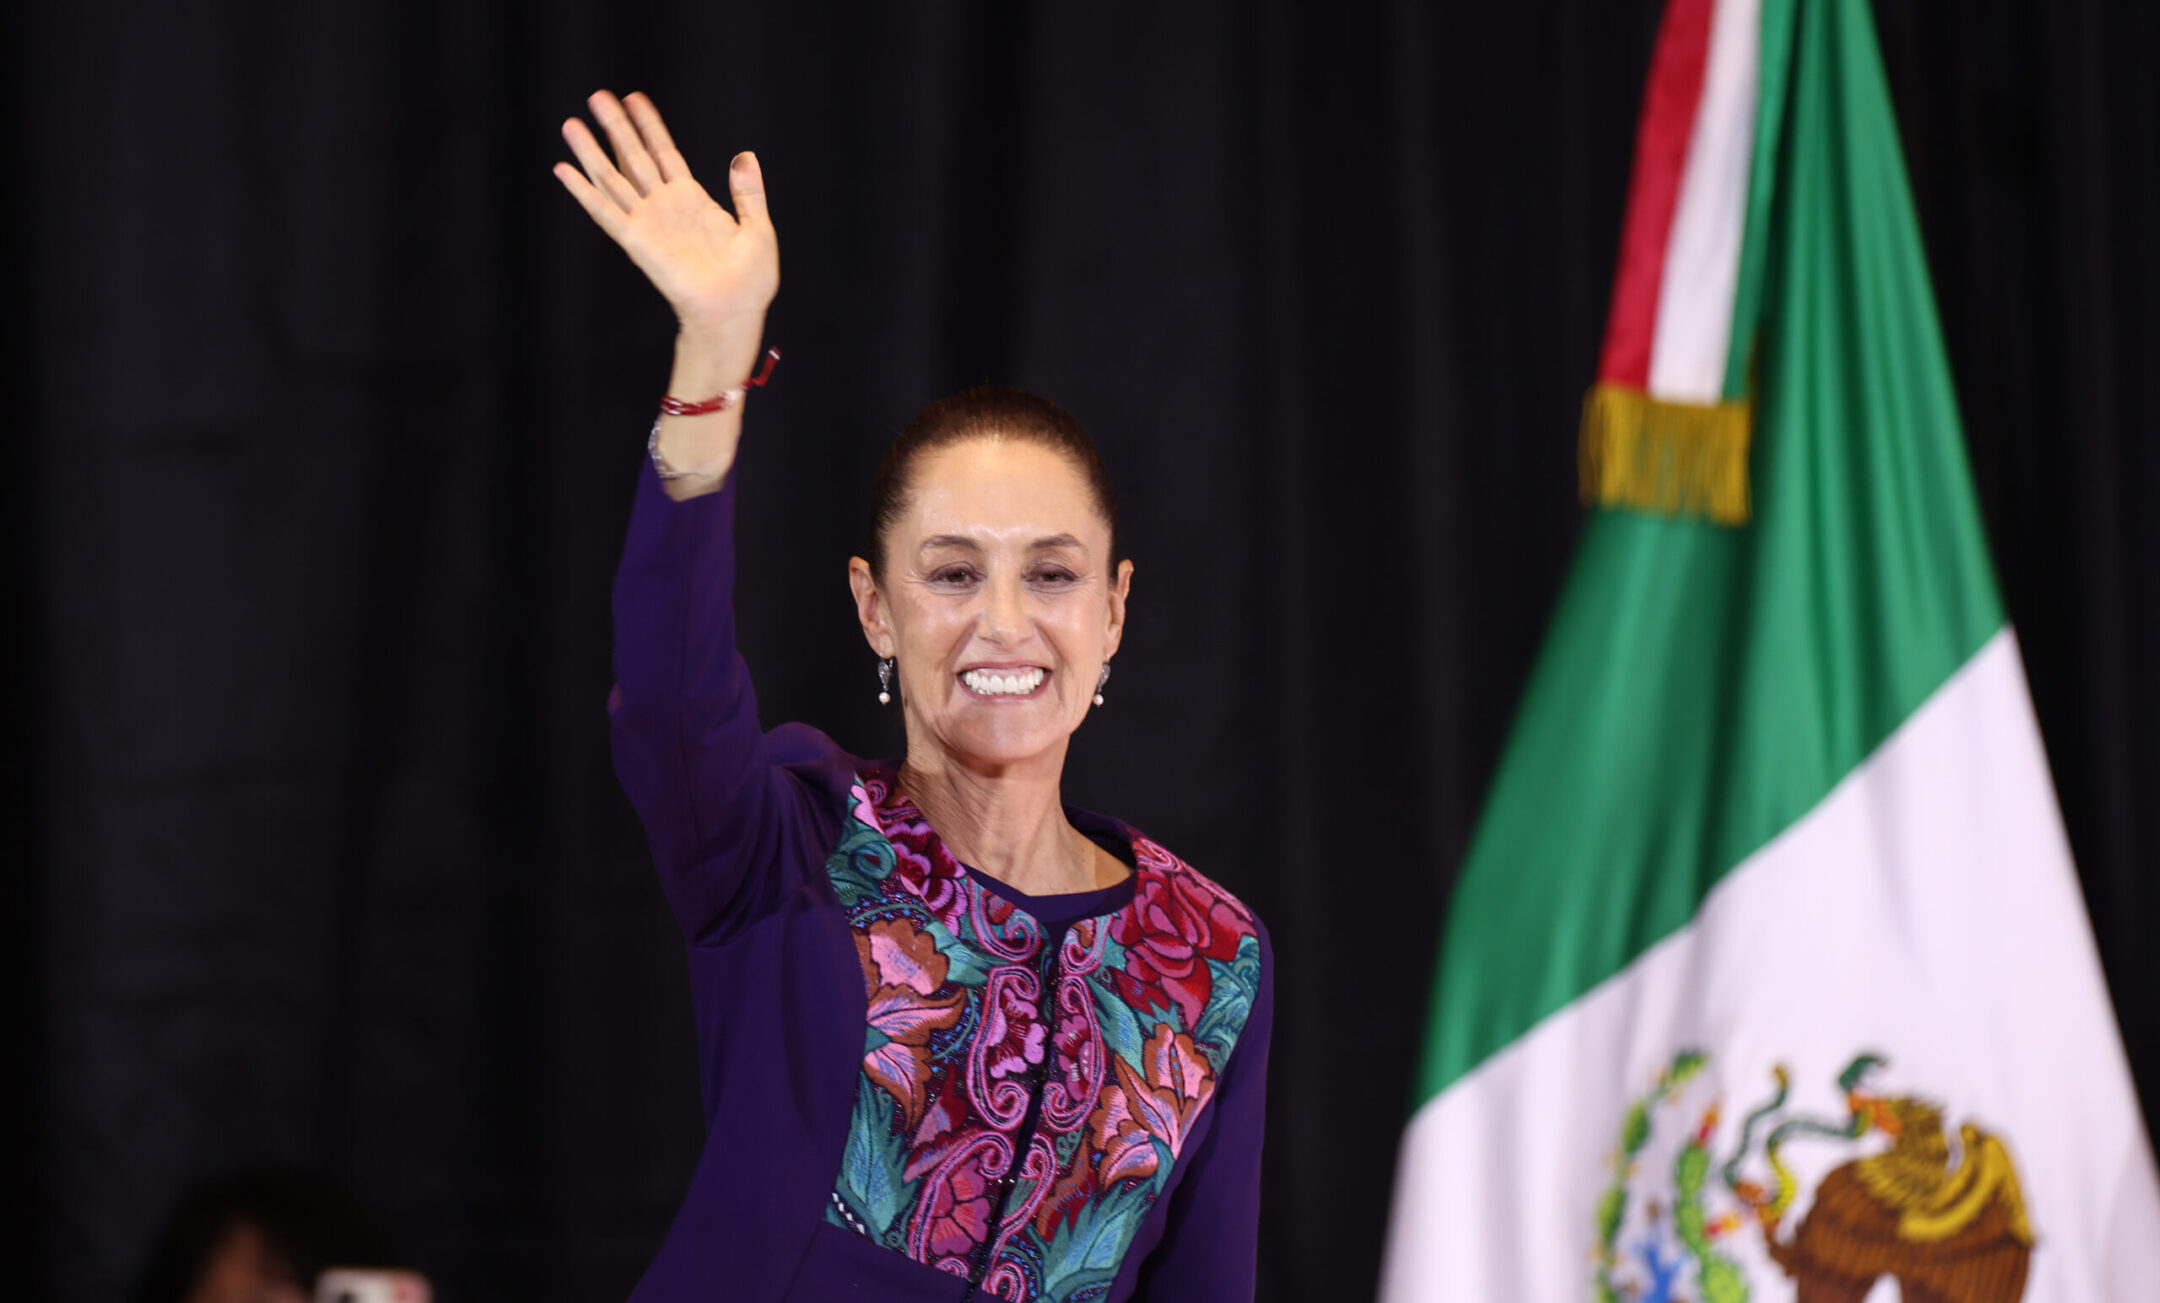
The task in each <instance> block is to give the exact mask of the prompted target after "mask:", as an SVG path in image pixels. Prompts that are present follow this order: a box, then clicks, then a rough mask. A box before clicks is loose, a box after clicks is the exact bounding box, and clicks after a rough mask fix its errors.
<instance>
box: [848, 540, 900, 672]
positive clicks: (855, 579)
mask: <svg viewBox="0 0 2160 1303" xmlns="http://www.w3.org/2000/svg"><path fill="white" fill-rule="evenodd" d="M847 579H848V587H849V588H851V589H853V590H854V592H855V618H856V619H857V620H859V621H861V623H862V631H863V640H864V641H866V642H868V643H869V644H870V650H871V651H873V652H876V653H877V655H878V657H879V659H884V658H886V657H890V656H892V655H893V654H894V653H895V652H896V651H897V650H898V647H897V644H896V640H895V639H894V637H893V631H892V623H891V621H889V620H887V619H886V618H885V617H886V612H885V594H884V593H883V592H882V591H880V590H879V588H878V582H877V576H876V575H874V574H872V573H871V572H870V563H869V562H868V561H865V560H863V559H862V558H861V557H859V556H851V557H849V558H848V563H847Z"/></svg>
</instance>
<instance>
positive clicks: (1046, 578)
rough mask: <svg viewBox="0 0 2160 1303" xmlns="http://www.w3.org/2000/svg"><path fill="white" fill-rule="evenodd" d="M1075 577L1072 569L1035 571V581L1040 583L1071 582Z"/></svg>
mask: <svg viewBox="0 0 2160 1303" xmlns="http://www.w3.org/2000/svg"><path fill="white" fill-rule="evenodd" d="M1074 578H1075V576H1074V574H1073V572H1072V571H1070V570H1038V571H1036V572H1035V582H1036V583H1038V584H1052V585H1057V584H1069V583H1071V582H1072V581H1073V579H1074Z"/></svg>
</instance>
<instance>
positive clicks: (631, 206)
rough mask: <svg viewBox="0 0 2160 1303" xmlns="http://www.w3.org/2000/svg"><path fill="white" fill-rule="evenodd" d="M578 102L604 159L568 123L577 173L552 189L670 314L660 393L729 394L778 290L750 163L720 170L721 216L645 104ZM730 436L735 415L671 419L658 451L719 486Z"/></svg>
mask: <svg viewBox="0 0 2160 1303" xmlns="http://www.w3.org/2000/svg"><path fill="white" fill-rule="evenodd" d="M586 104H587V106H588V107H589V108H590V109H591V110H592V115H593V119H594V121H596V122H598V123H599V124H600V128H601V130H603V131H605V132H607V137H608V143H609V144H610V145H612V146H613V147H614V150H615V157H614V160H613V161H612V162H611V161H610V160H609V159H608V156H607V152H606V151H605V150H603V149H601V147H600V142H599V141H598V140H597V139H595V138H594V136H593V133H592V131H591V129H590V128H588V127H587V126H586V125H585V123H584V122H583V121H582V120H580V119H578V118H571V119H569V120H568V121H566V122H564V123H563V127H562V132H563V139H564V140H565V141H567V142H569V145H570V151H571V152H572V153H573V154H575V155H576V156H577V160H578V165H579V167H582V168H583V169H584V171H583V172H582V173H580V172H579V170H578V168H574V167H572V166H570V165H569V164H568V163H557V164H556V165H555V177H556V179H557V180H559V181H561V182H562V184H563V188H564V189H565V190H568V191H569V192H570V194H571V197H572V198H574V199H576V200H577V201H578V204H579V205H580V206H581V207H583V208H584V209H585V211H586V213H587V214H589V215H590V216H591V217H592V219H593V221H594V222H595V223H597V224H598V225H599V227H600V229H601V230H603V231H606V232H607V233H608V236H609V238H611V239H613V240H614V241H615V243H617V244H619V245H621V246H622V249H623V252H624V253H627V254H629V255H630V261H632V262H634V263H636V264H637V266H638V269H639V270H640V271H642V272H644V273H645V276H646V278H647V279H648V280H650V281H652V283H653V287H654V288H655V289H658V290H659V291H660V293H661V294H662V295H664V296H665V297H666V298H667V301H668V304H669V306H671V307H673V308H674V309H675V320H676V323H677V326H678V331H679V333H678V335H677V339H676V346H675V370H674V374H673V376H672V378H671V379H670V380H669V382H668V392H670V393H672V394H674V395H675V396H677V397H679V398H687V399H692V400H697V399H703V398H709V397H711V396H712V395H713V394H717V393H719V392H720V391H722V390H724V389H729V388H732V387H733V386H735V385H736V384H738V383H740V382H741V381H742V380H743V379H744V378H745V377H747V376H748V375H749V373H750V368H751V365H752V364H753V363H754V362H755V361H756V359H757V355H758V346H759V342H760V339H761V337H762V335H763V333H764V329H765V309H766V308H767V307H768V306H769V305H770V304H771V303H772V300H773V295H774V294H776V293H777V292H778V291H779V289H780V244H779V240H778V239H777V238H776V237H775V236H774V234H773V225H772V218H771V217H770V216H769V215H768V214H767V213H766V210H765V178H764V174H763V173H762V172H761V171H760V170H759V168H758V161H757V156H756V155H755V154H750V153H742V154H737V155H736V156H735V160H734V162H733V163H731V164H730V165H729V167H728V193H729V197H730V198H731V199H732V200H733V201H734V205H735V211H734V212H733V213H732V214H731V213H729V212H728V210H727V209H726V208H723V207H722V206H721V205H720V204H719V203H718V202H716V201H715V200H714V199H713V197H712V196H711V195H710V194H707V193H706V191H705V187H703V186H701V185H699V184H698V182H697V178H695V177H693V176H691V175H690V166H689V164H688V163H686V162H684V161H683V156H682V153H681V152H680V151H679V150H677V149H676V148H675V142H674V140H673V139H671V138H670V137H669V135H668V131H667V125H666V124H665V123H663V122H662V121H661V120H660V111H659V110H658V109H656V108H654V107H653V103H652V101H651V100H650V99H648V98H646V97H645V96H644V95H643V94H642V93H639V94H632V95H631V96H630V98H629V99H628V100H627V101H622V100H618V99H616V98H615V96H614V95H612V94H610V93H609V92H607V91H595V92H594V93H593V95H592V96H591V98H589V99H588V100H587V101H586ZM740 429H741V413H740V409H739V408H736V409H730V410H729V411H728V412H723V413H718V414H715V415H713V416H700V417H669V418H667V421H666V422H665V423H663V426H662V432H661V451H662V454H663V456H665V457H667V459H668V461H669V463H670V464H671V465H674V466H676V467H678V468H681V469H685V470H690V469H703V470H705V471H707V472H708V473H709V475H710V476H711V477H712V479H713V480H714V481H715V482H717V479H718V477H719V476H720V475H722V474H724V473H725V471H726V468H727V466H728V465H729V464H730V463H732V461H733V459H734V451H735V441H736V437H737V434H738V432H739V431H740ZM694 487H695V486H683V487H682V488H681V489H678V488H677V482H672V481H671V482H670V486H669V491H670V492H671V493H674V494H676V495H677V496H685V495H686V493H687V492H688V491H691V490H693V489H694ZM706 487H710V486H709V485H708V486H706Z"/></svg>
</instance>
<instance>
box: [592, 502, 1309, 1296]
mask: <svg viewBox="0 0 2160 1303" xmlns="http://www.w3.org/2000/svg"><path fill="white" fill-rule="evenodd" d="M734 503H735V488H734V482H733V479H732V477H731V478H730V480H729V481H728V483H727V484H726V485H725V486H723V488H722V489H721V490H720V491H719V492H716V493H712V494H709V495H706V496H703V497H699V498H694V499H691V500H690V501H688V502H683V503H676V502H674V501H673V500H671V499H670V498H668V496H667V495H666V494H665V493H664V492H663V491H662V490H661V488H660V484H659V481H658V479H657V478H656V477H655V476H654V474H653V472H652V469H651V468H650V466H647V467H646V468H645V470H644V472H643V474H642V477H641V480H640V482H639V486H638V491H637V501H636V505H635V507H634V508H633V510H632V513H631V519H630V531H629V539H628V541H627V543H626V545H625V548H624V552H623V559H622V565H621V568H620V570H619V572H618V574H617V576H616V582H615V599H614V611H615V672H616V676H617V683H616V687H615V690H614V692H613V693H612V694H611V695H610V697H609V702H608V708H609V715H610V717H611V719H612V722H613V732H614V752H615V768H616V773H617V774H618V775H619V776H620V777H621V779H622V783H623V786H624V788H625V789H626V790H627V791H628V792H629V794H630V798H631V800H632V801H633V802H634V803H635V805H636V806H637V810H638V813H639V814H640V816H642V818H643V819H644V822H645V828H646V831H647V833H648V835H649V837H650V838H651V842H652V850H653V859H654V861H655V863H656V864H657V866H658V868H659V871H660V878H661V883H662V885H663V886H664V887H665V889H666V892H667V897H668V901H669V904H670V905H671V906H672V907H673V909H674V912H675V916H676V919H677V920H678V922H679V923H680V924H681V926H682V929H683V933H684V936H685V937H686V938H687V940H688V943H689V949H690V974H691V981H692V984H693V988H694V989H693V1000H694V1004H695V1009H696V1015H697V1035H698V1051H699V1065H700V1069H701V1072H702V1077H703V1084H704V1104H705V1123H706V1141H705V1148H704V1151H703V1153H702V1154H701V1155H700V1156H699V1159H698V1164H697V1169H696V1171H695V1173H694V1174H693V1176H692V1178H691V1182H690V1189H689V1191H688V1193H687V1194H686V1195H685V1196H684V1199H683V1204H682V1208H681V1210H680V1211H679V1212H678V1213H677V1215H676V1218H675V1223H674V1225H673V1227H672V1228H671V1229H670V1230H669V1232H668V1235H667V1239H666V1240H665V1242H664V1243H663V1244H662V1245H661V1248H660V1252H659V1254H658V1256H657V1257H655V1258H654V1260H653V1263H652V1265H651V1267H650V1268H648V1269H647V1271H646V1274H645V1277H644V1279H643V1281H642V1282H641V1283H640V1284H639V1286H638V1289H637V1292H636V1294H635V1296H634V1297H635V1298H637V1299H640V1300H676V1299H692V1298H712V1299H721V1298H724V1299H730V1300H745V1301H749V1303H761V1301H763V1300H772V1301H774V1303H779V1301H780V1300H812V1301H815V1303H823V1301H824V1300H829V1299H842V1298H846V1299H878V1300H881V1301H885V1303H908V1301H911V1300H933V1299H935V1300H960V1299H967V1298H985V1299H986V1298H990V1297H1001V1298H1006V1299H1012V1300H1023V1299H1027V1300H1032V1299H1085V1300H1108V1301H1114V1300H1123V1299H1132V1298H1146V1299H1176V1300H1180V1301H1181V1303H1200V1301H1205V1300H1215V1299H1225V1300H1228V1299H1237V1300H1246V1299H1250V1298H1251V1297H1252V1293H1253V1271H1254V1253H1255V1229H1256V1223H1257V1219H1258V1213H1259V1188H1260V1144H1261V1129H1262V1128H1261V1122H1262V1115H1263V1111H1264V1104H1265V1098H1266V1091H1267V1047H1268V1032H1269V1025H1270V1021H1271V1009H1272V1003H1273V997H1272V972H1273V958H1272V955H1271V953H1270V950H1269V946H1268V940H1267V933H1266V930H1265V929H1264V928H1263V927H1261V925H1260V923H1259V921H1258V920H1257V919H1256V918H1255V917H1254V916H1253V915H1252V913H1251V912H1250V911H1249V910H1247V909H1246V908H1245V907H1244V906H1243V905H1241V904H1240V903H1238V902H1237V901H1236V900H1235V899H1234V898H1233V897H1231V896H1230V895H1229V893H1227V892H1225V891H1223V890H1222V889H1221V888H1220V887H1218V886H1216V885H1215V884H1214V883H1212V882H1210V881H1208V880H1207V879H1206V878H1204V877H1202V876H1201V875H1200V874H1199V873H1197V872H1195V871H1194V870H1192V869H1191V868H1190V867H1188V866H1186V865H1185V864H1183V863H1182V862H1181V861H1179V860H1178V859H1177V858H1176V857H1175V856H1174V855H1171V854H1170V853H1169V852H1168V851H1165V850H1163V849H1162V848H1161V847H1160V846H1158V845H1156V844H1155V843H1154V842H1152V841H1150V840H1148V839H1147V838H1146V837H1145V836H1143V835H1142V834H1140V833H1138V832H1136V831H1134V830H1133V829H1131V828H1129V827H1126V826H1125V825H1123V824H1121V823H1118V822H1117V821H1115V820H1110V819H1105V818H1102V817H1100V816H1096V815H1091V814H1088V813H1087V812H1085V811H1080V810H1071V809H1069V810H1068V814H1069V816H1070V818H1071V819H1072V821H1073V823H1074V825H1075V826H1076V827H1078V828H1079V829H1080V830H1081V831H1082V832H1084V833H1086V834H1087V835H1088V836H1090V837H1091V838H1093V839H1095V840H1096V841H1097V842H1098V843H1099V844H1101V845H1103V846H1104V847H1106V848H1107V849H1109V850H1110V851H1111V852H1112V853H1113V854H1116V855H1117V856H1118V857H1119V858H1120V859H1122V860H1124V861H1125V862H1126V863H1127V864H1128V865H1131V866H1132V867H1133V869H1134V872H1133V873H1132V874H1131V875H1130V876H1129V877H1128V878H1127V879H1126V880H1125V881H1123V882H1121V883H1119V884H1117V885H1116V886H1113V887H1110V888H1107V889H1105V890H1103V891H1097V892H1088V893H1082V894H1078V895H1073V896H1056V897H1041V898H1029V897H1026V896H1023V895H1020V894H1019V893H1016V892H1013V891H1012V890H1010V889H1009V888H1006V887H1004V886H1003V885H1002V884H999V883H996V882H995V881H994V880H992V879H990V878H988V877H987V876H985V875H980V874H977V873H976V872H975V871H974V870H972V869H969V868H967V867H966V866H964V865H961V864H959V863H957V862H956V861H955V860H954V859H953V857H952V856H951V854H950V853H949V852H948V851H947V850H946V849H945V847H944V845H943V843H942V842H941V841H940V840H939V839H938V837H937V834H936V833H935V832H934V831H932V830H931V828H930V827H929V824H928V822H927V820H925V819H924V818H923V817H922V815H921V813H920V812H919V811H918V810H917V809H916V808H915V807H914V805H913V804H912V802H910V801H909V800H908V799H907V797H906V796H905V794H904V793H902V792H901V791H900V790H899V788H898V785H897V783H896V782H895V779H894V773H893V771H892V770H891V769H890V768H889V767H886V766H881V765H871V764H866V763H864V762H863V761H860V760H858V759H856V758H855V757H852V756H850V755H848V754H846V753H845V752H843V751H842V750H841V749H840V748H839V747H837V746H836V745H834V744H833V742H832V741H831V740H830V739H828V738H827V737H825V735H824V734H822V733H819V732H818V731H816V730H815V729H812V728H809V727H807V726H805V725H802V724H784V725H781V726H780V727H778V728H775V729H773V730H772V731H770V732H765V731H763V730H762V729H761V728H760V727H759V723H758V715H757V701H756V698H755V695H754V694H753V692H752V690H751V686H750V678H749V674H748V671H747V670H746V668H745V667H744V664H743V661H742V658H741V656H740V655H739V654H738V653H737V652H736V649H735V625H734V608H733V586H734V570H735V564H734V539H733V534H734V515H735V511H734Z"/></svg>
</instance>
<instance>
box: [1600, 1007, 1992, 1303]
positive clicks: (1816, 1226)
mask: <svg viewBox="0 0 2160 1303" xmlns="http://www.w3.org/2000/svg"><path fill="white" fill-rule="evenodd" d="M1887 1066H1888V1065H1887V1063H1886V1062H1885V1060H1884V1059H1883V1057H1882V1056H1881V1055H1879V1054H1874V1053H1863V1054H1859V1055H1856V1056H1854V1058H1853V1059H1852V1060H1851V1061H1850V1062H1849V1063H1848V1064H1847V1065H1846V1066H1845V1069H1844V1071H1843V1072H1841V1073H1839V1074H1838V1076H1837V1079H1836V1083H1835V1085H1836V1087H1837V1091H1838V1094H1837V1096H1836V1097H1835V1098H1837V1100H1838V1102H1839V1104H1840V1105H1841V1106H1842V1116H1837V1115H1830V1116H1824V1115H1818V1114H1814V1113H1810V1112H1806V1111H1802V1110H1800V1109H1797V1108H1795V1107H1792V1102H1793V1101H1792V1095H1793V1074H1792V1071H1791V1069H1790V1068H1789V1067H1788V1066H1786V1065H1785V1064H1782V1063H1780V1064H1777V1065H1775V1066H1774V1067H1772V1069H1771V1073H1770V1076H1771V1085H1772V1090H1771V1093H1770V1094H1769V1097H1768V1098H1767V1099H1766V1100H1764V1101H1763V1102H1761V1103H1760V1104H1757V1105H1756V1106H1755V1107H1754V1108H1753V1109H1751V1110H1750V1111H1749V1112H1747V1113H1746V1114H1745V1115H1743V1116H1742V1117H1741V1120H1740V1122H1739V1124H1738V1130H1737V1133H1736V1134H1727V1133H1729V1132H1731V1131H1732V1128H1730V1127H1723V1126H1721V1123H1722V1121H1723V1118H1724V1116H1725V1114H1724V1110H1723V1108H1722V1100H1721V1099H1720V1098H1719V1093H1718V1091H1717V1088H1716V1084H1715V1081H1714V1078H1713V1074H1711V1073H1710V1072H1708V1071H1707V1069H1708V1068H1709V1067H1710V1057H1709V1056H1708V1055H1707V1054H1705V1053H1703V1052H1701V1051H1699V1050H1692V1049H1690V1050H1682V1051H1680V1052H1679V1053H1678V1054H1676V1055H1674V1056H1673V1059H1672V1061H1671V1063H1669V1064H1668V1065H1667V1066H1666V1067H1665V1069H1664V1070H1663V1071H1661V1072H1660V1073H1659V1074H1658V1079H1657V1082H1656V1084H1655V1085H1654V1086H1653V1087H1652V1088H1651V1090H1650V1091H1649V1092H1648V1093H1647V1094H1645V1095H1643V1096H1642V1097H1641V1098H1639V1099H1637V1100H1635V1101H1634V1102H1633V1103H1632V1104H1630V1106H1629V1107H1628V1109H1627V1112H1626V1115H1625V1118H1624V1120H1623V1121H1622V1122H1621V1125H1620V1135H1619V1144H1618V1145H1617V1147H1616V1148H1615V1150H1614V1152H1613V1155H1612V1160H1611V1161H1612V1181H1611V1184H1610V1185H1608V1186H1607V1187H1606V1189H1605V1190H1604V1191H1603V1193H1602V1195H1601V1197H1600V1198H1599V1200H1598V1205H1597V1211H1596V1226H1597V1248H1596V1253H1595V1261H1596V1276H1595V1287H1596V1298H1597V1299H1598V1300H1599V1303H1684V1301H1685V1303H1758V1300H1762V1301H1763V1303H1767V1300H1770V1299H1783V1298H1790V1299H1793V1300H1795V1303H1861V1300H1863V1299H1865V1298H1867V1297H1868V1295H1869V1293H1870V1292H1871V1291H1872V1290H1873V1289H1874V1288H1875V1287H1876V1285H1877V1284H1878V1283H1879V1282H1880V1281H1881V1280H1882V1279H1883V1278H1885V1277H1889V1278H1891V1279H1894V1280H1895V1281H1896V1282H1897V1284H1898V1290H1899V1294H1900V1297H1902V1298H1906V1299H1924V1300H1929V1303H2016V1300H2018V1299H2021V1298H2023V1297H2024V1293H2025V1278H2026V1271H2027V1268H2028V1267H2029V1265H2030V1263H2031V1259H2032V1249H2033V1232H2032V1226H2031V1223H2030V1221H2029V1220H2028V1219H2027V1216H2026V1211H2025V1197H2024V1191H2023V1188H2022V1186H2021V1185H2020V1183H2019V1180H2018V1171H2017V1164H2016V1162H2015V1160H2014V1159H2013V1158H2012V1157H2011V1154H2010V1149H2009V1146H2008V1145H2007V1144H2006V1143H2005V1142H2004V1141H2003V1139H2002V1138H2001V1137H1999V1136H1997V1135H1995V1134H1993V1133H1991V1132H1989V1131H1987V1130H1984V1129H1983V1128H1981V1127H1980V1126H1978V1125H1976V1124H1975V1123H1973V1122H1971V1121H1966V1122H1964V1123H1962V1124H1961V1125H1959V1126H1958V1128H1957V1130H1956V1132H1955V1134H1952V1133H1951V1131H1950V1130H1949V1129H1948V1128H1947V1127H1946V1125H1945V1121H1944V1111H1943V1108H1942V1106H1941V1105H1939V1104H1937V1103H1935V1102H1934V1101H1932V1100H1929V1099H1927V1098H1924V1097H1922V1096H1919V1095H1913V1094H1895V1095H1893V1094H1885V1093H1882V1092H1879V1091H1877V1090H1876V1089H1874V1088H1873V1087H1872V1085H1871V1084H1870V1082H1871V1079H1872V1078H1873V1077H1874V1076H1875V1075H1876V1074H1877V1073H1878V1072H1880V1071H1881V1070H1882V1069H1884V1068H1885V1067H1887ZM1690 1122H1692V1124H1693V1125H1692V1127H1688V1125H1687V1124H1689V1123H1690ZM1674 1124H1678V1125H1680V1126H1681V1127H1683V1128H1686V1129H1683V1130H1681V1131H1679V1132H1677V1133H1674V1134H1672V1135H1670V1136H1669V1137H1667V1138H1666V1139H1667V1143H1664V1144H1660V1143H1659V1141H1660V1133H1661V1130H1670V1128H1671V1127H1672V1126H1673V1125H1674ZM1803 1149H1805V1150H1811V1151H1813V1152H1812V1153H1811V1154H1809V1155H1807V1157H1805V1158H1803V1157H1801V1156H1800V1154H1799V1151H1801V1150H1803ZM1803 1169H1806V1170H1812V1171H1815V1172H1818V1173H1819V1175H1818V1176H1816V1178H1815V1179H1813V1180H1812V1181H1810V1180H1808V1179H1807V1178H1806V1176H1805V1175H1804V1174H1803ZM1780 1278H1782V1281H1781V1279H1780Z"/></svg>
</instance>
